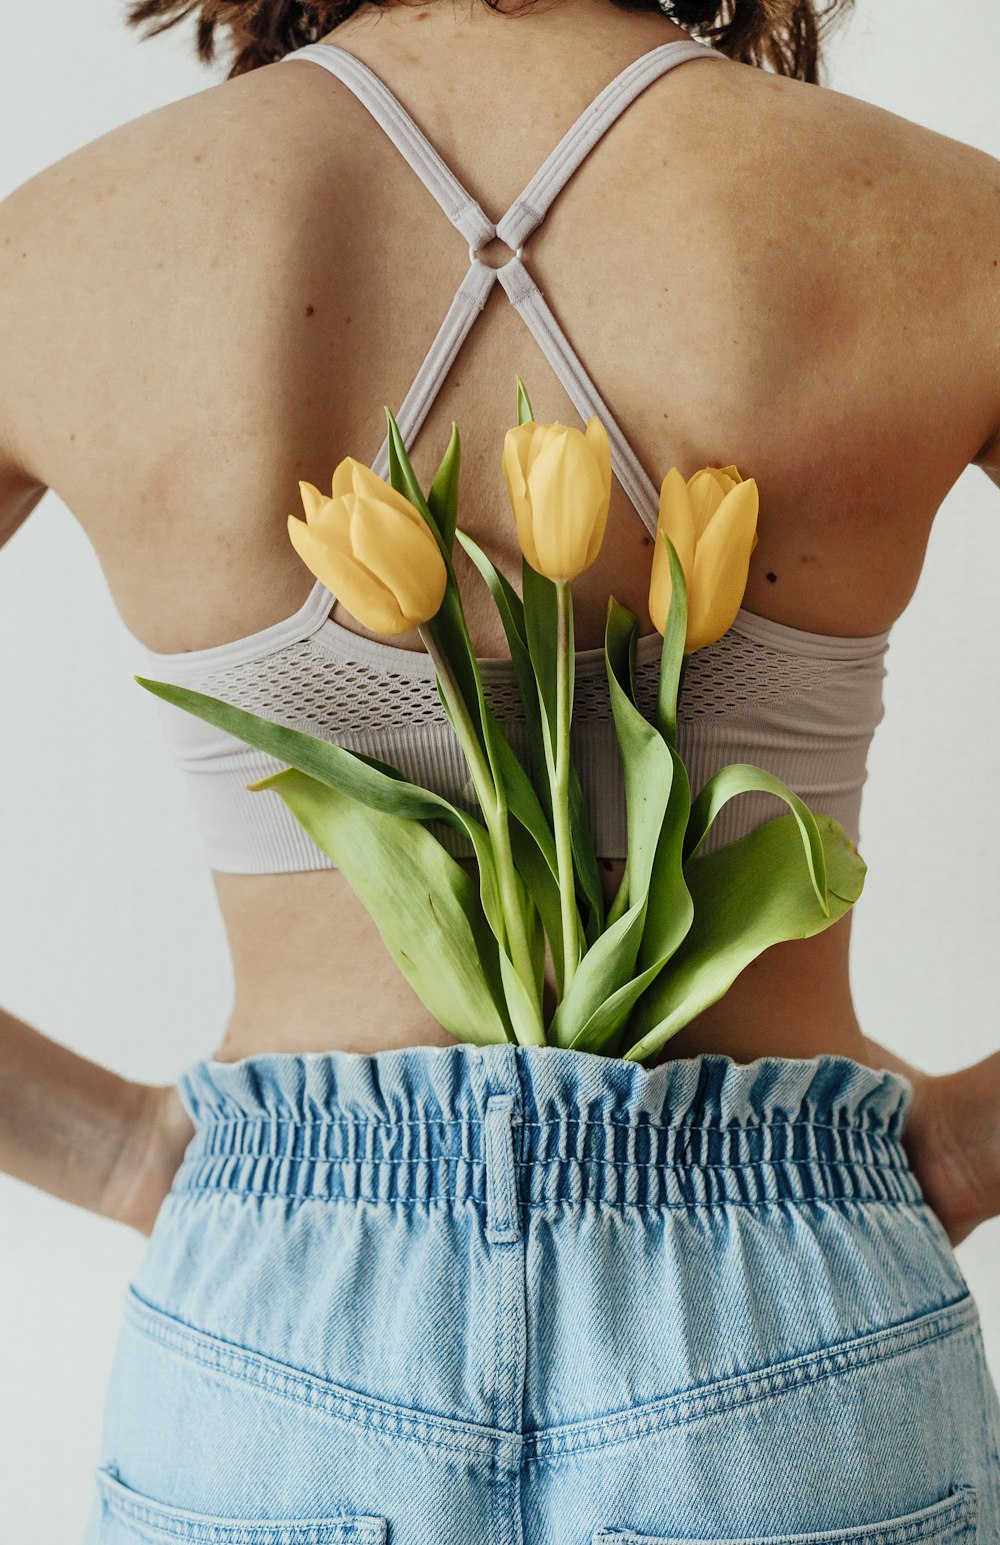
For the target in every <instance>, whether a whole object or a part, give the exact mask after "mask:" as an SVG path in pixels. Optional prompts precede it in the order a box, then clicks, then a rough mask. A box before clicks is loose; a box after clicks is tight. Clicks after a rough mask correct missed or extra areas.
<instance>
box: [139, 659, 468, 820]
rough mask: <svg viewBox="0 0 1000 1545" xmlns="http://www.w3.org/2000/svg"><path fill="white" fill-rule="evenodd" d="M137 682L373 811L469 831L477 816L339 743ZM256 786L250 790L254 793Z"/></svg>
mask: <svg viewBox="0 0 1000 1545" xmlns="http://www.w3.org/2000/svg"><path fill="white" fill-rule="evenodd" d="M132 679H133V681H137V682H138V683H139V685H140V687H145V688H146V690H147V691H148V692H152V693H153V695H154V696H155V697H160V698H163V700H164V701H165V702H167V703H173V704H174V706H175V707H177V708H183V709H184V710H185V712H187V713H192V714H194V715H195V716H196V717H197V718H199V719H204V720H205V721H206V722H207V723H208V724H214V725H215V726H216V728H218V729H220V730H225V731H226V733H227V734H229V735H233V736H235V738H236V739H237V740H242V741H244V742H245V743H246V744H247V745H249V746H256V747H257V749H258V750H259V751H265V752H267V754H268V755H269V756H273V757H274V758H275V759H276V760H277V761H279V762H285V763H287V764H288V766H290V767H296V768H298V770H299V771H300V772H304V773H307V774H308V775H309V776H310V777H311V778H316V779H317V780H318V781H319V782H320V783H325V784H327V785H328V786H329V787H330V788H336V789H339V790H341V792H342V793H345V794H350V795H351V796H352V797H353V798H354V799H359V800H361V801H362V803H363V804H366V805H368V806H370V807H371V808H372V809H375V810H385V811H386V812H387V813H389V814H392V815H401V816H405V817H407V818H408V819H409V820H421V821H422V820H444V821H447V822H448V823H449V824H450V825H452V826H456V827H458V828H460V829H461V830H463V831H467V830H468V821H469V820H470V819H471V817H469V816H468V815H467V814H466V812H465V811H460V810H458V809H456V807H455V806H454V805H452V804H450V803H449V801H448V800H447V799H444V798H443V797H442V796H441V795H440V794H435V793H433V792H432V790H430V789H424V788H421V787H420V786H419V785H418V784H415V783H408V782H407V781H406V780H405V779H404V778H403V777H402V775H401V774H400V773H398V772H397V771H396V769H395V768H388V764H387V763H380V762H378V761H377V760H376V758H374V757H365V756H362V755H360V754H359V753H358V752H354V751H348V750H347V749H346V748H345V747H343V746H338V745H335V744H334V742H333V741H329V740H322V739H320V738H319V737H317V736H315V735H307V734H305V733H304V731H302V730H294V729H291V728H289V727H288V726H287V725H284V724H275V723H273V722H272V720H270V719H263V718H261V716H260V715H259V714H255V713H250V711H249V710H248V709H246V708H237V707H236V706H235V705H234V704H232V703H224V702H222V701H221V700H220V699H219V698H217V697H211V696H210V695H209V694H208V693H206V692H196V691H195V690H194V689H193V688H192V687H180V686H175V685H174V683H173V682H169V681H153V680H150V679H149V678H148V677H146V676H133V678H132ZM387 768H388V771H386V769H387ZM255 786H256V785H253V784H248V785H247V787H249V788H253V787H255Z"/></svg>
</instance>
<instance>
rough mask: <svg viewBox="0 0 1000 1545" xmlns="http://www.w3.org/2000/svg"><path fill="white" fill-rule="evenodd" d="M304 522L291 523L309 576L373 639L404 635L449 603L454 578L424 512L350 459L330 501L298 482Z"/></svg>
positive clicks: (340, 467) (340, 471)
mask: <svg viewBox="0 0 1000 1545" xmlns="http://www.w3.org/2000/svg"><path fill="white" fill-rule="evenodd" d="M299 491H300V493H301V495H302V503H303V505H304V506H305V512H306V518H305V520H304V521H302V520H297V519H296V518H295V517H294V516H293V515H289V517H288V535H289V536H290V537H291V540H292V546H293V547H294V548H295V551H296V552H297V553H298V555H299V557H300V558H301V559H302V561H303V563H304V564H305V565H306V567H307V568H308V569H310V570H311V571H312V573H313V574H315V575H316V578H317V579H321V580H322V581H323V583H324V585H325V586H326V588H327V589H328V590H330V591H332V592H333V594H334V595H335V596H336V597H337V599H338V600H339V601H342V602H343V603H344V605H345V606H346V607H347V610H348V611H349V612H350V613H351V615H352V616H353V617H356V618H357V619H358V621H359V622H361V623H363V624H364V626H365V627H366V628H370V629H371V630H372V632H373V633H389V634H391V633H406V632H407V631H408V630H409V629H410V628H415V627H418V626H419V625H420V624H421V623H423V622H427V621H429V619H430V618H431V617H433V616H434V614H435V613H436V612H437V611H438V609H439V608H440V606H441V602H442V601H443V599H444V592H445V587H446V585H447V583H448V571H447V568H446V566H445V561H444V558H443V556H442V554H441V549H440V547H439V546H438V544H437V541H436V539H435V537H434V533H433V532H432V531H431V529H430V527H429V526H428V524H427V522H426V521H425V520H424V518H423V516H422V515H421V513H420V511H419V510H418V509H416V508H415V507H414V505H412V504H411V503H410V501H409V499H407V498H406V497H405V495H403V494H401V493H398V492H397V491H396V489H395V488H393V487H392V485H391V484H390V483H386V482H384V481H383V479H382V478H380V477H378V476H377V475H376V473H374V472H373V471H372V470H371V468H370V467H366V466H365V464H364V462H361V461H355V459H354V457H353V456H345V458H344V460H343V461H342V462H340V463H339V465H338V466H337V469H336V471H335V472H334V474H333V489H332V497H329V496H327V495H326V494H322V493H320V491H319V489H318V488H315V487H314V486H313V484H312V483H306V482H300V483H299Z"/></svg>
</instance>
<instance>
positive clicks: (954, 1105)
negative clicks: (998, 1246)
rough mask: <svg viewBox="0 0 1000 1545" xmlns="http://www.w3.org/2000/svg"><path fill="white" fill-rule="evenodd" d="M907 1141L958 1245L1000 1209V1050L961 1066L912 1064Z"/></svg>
mask: <svg viewBox="0 0 1000 1545" xmlns="http://www.w3.org/2000/svg"><path fill="white" fill-rule="evenodd" d="M906 1076H907V1077H908V1078H909V1079H910V1080H911V1082H912V1084H913V1104H912V1106H911V1109H910V1115H909V1119H908V1121H907V1123H906V1128H905V1130H904V1133H903V1146H904V1148H905V1149H906V1152H907V1156H908V1157H909V1160H910V1163H911V1165H912V1167H913V1170H914V1173H915V1174H916V1177H917V1180H918V1181H919V1183H920V1189H921V1191H922V1192H923V1193H924V1197H925V1198H926V1200H927V1202H928V1203H929V1205H930V1206H931V1207H932V1208H933V1210H934V1212H935V1213H936V1214H937V1216H938V1217H939V1218H940V1220H941V1223H942V1224H943V1226H944V1229H945V1232H946V1233H947V1235H948V1238H949V1240H950V1241H951V1245H952V1248H954V1247H955V1246H956V1245H958V1244H960V1243H961V1242H962V1240H963V1239H966V1238H967V1237H968V1236H969V1234H971V1233H972V1230H973V1229H974V1228H977V1227H978V1226H979V1224H980V1223H985V1222H986V1221H987V1220H988V1219H990V1218H995V1217H997V1216H998V1215H1000V1051H996V1052H994V1053H993V1054H992V1056H989V1057H984V1058H983V1060H982V1061H981V1062H976V1063H973V1064H972V1066H971V1067H967V1068H960V1069H959V1070H958V1072H957V1073H943V1074H931V1073H922V1072H920V1071H918V1070H917V1069H916V1068H910V1067H909V1066H907V1067H906Z"/></svg>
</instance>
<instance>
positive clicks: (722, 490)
mask: <svg viewBox="0 0 1000 1545" xmlns="http://www.w3.org/2000/svg"><path fill="white" fill-rule="evenodd" d="M758 505H759V501H758V495H757V484H756V482H755V481H754V479H753V478H752V477H751V478H746V479H744V478H742V477H741V476H740V474H739V472H738V471H737V469H736V468H735V467H732V466H730V467H703V468H702V469H701V470H700V471H699V472H695V473H694V475H693V476H692V477H689V478H688V480H687V482H685V481H684V478H683V477H682V476H681V474H680V472H678V470H677V468H676V467H671V469H670V471H669V472H668V473H667V475H666V477H665V478H664V479H663V484H662V486H661V488H660V513H659V519H658V520H657V525H656V547H655V550H654V552H653V569H652V573H651V575H650V580H649V615H650V617H651V619H652V622H653V626H654V627H655V628H656V630H657V632H658V633H663V632H664V630H665V628H666V625H667V613H668V611H669V609H670V594H671V585H670V559H669V555H668V553H667V548H666V545H665V543H664V542H663V539H662V537H661V534H660V533H661V532H664V531H665V532H666V534H667V536H669V538H670V540H671V542H672V543H673V544H674V547H675V548H676V549H677V556H678V558H679V559H680V563H681V568H682V569H683V570H684V583H685V586H686V588H687V634H686V636H685V640H684V653H685V654H686V655H689V654H693V653H694V651H695V650H696V649H704V648H705V646H706V644H714V643H715V641H716V639H719V638H721V637H722V635H723V633H725V632H726V631H727V629H728V628H730V627H731V625H732V623H733V621H734V620H735V617H736V613H737V612H738V611H739V609H740V605H741V604H742V601H743V593H744V591H745V590H746V586H747V573H748V570H749V564H750V555H751V553H752V552H753V550H754V548H755V547H756V546H757V541H758V537H757V514H758Z"/></svg>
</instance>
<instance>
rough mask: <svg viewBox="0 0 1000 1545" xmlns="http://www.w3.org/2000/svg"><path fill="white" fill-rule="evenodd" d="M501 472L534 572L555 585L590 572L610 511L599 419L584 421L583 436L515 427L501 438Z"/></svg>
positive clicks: (607, 450)
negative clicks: (585, 423)
mask: <svg viewBox="0 0 1000 1545" xmlns="http://www.w3.org/2000/svg"><path fill="white" fill-rule="evenodd" d="M501 464H502V466H503V475H504V481H505V482H506V484H507V493H508V495H509V496H510V503H511V508H512V510H513V511H514V519H515V521H516V523H517V539H518V542H519V544H520V547H521V551H522V553H523V554H524V556H525V558H526V559H527V560H528V562H529V563H530V564H531V567H532V568H533V569H535V570H536V571H537V572H538V573H539V574H544V575H545V576H546V578H548V579H551V580H556V581H557V582H563V581H567V580H571V579H574V578H575V577H576V575H577V574H580V573H582V572H583V570H584V569H589V568H590V565H591V564H592V563H593V561H594V559H595V558H596V557H597V554H598V553H599V552H600V550H601V543H602V542H603V540H604V528H605V526H606V525H607V520H608V507H609V505H610V503H611V447H610V446H609V444H608V436H607V433H606V431H605V428H604V425H603V424H602V423H601V421H600V419H598V418H591V419H588V420H587V428H586V432H583V431H581V430H579V429H574V428H572V427H571V426H570V425H568V424H536V423H535V422H534V421H533V420H529V422H527V423H525V424H518V426H517V427H516V428H515V429H508V431H507V433H506V435H505V437H504V442H503V455H502V458H501Z"/></svg>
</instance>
